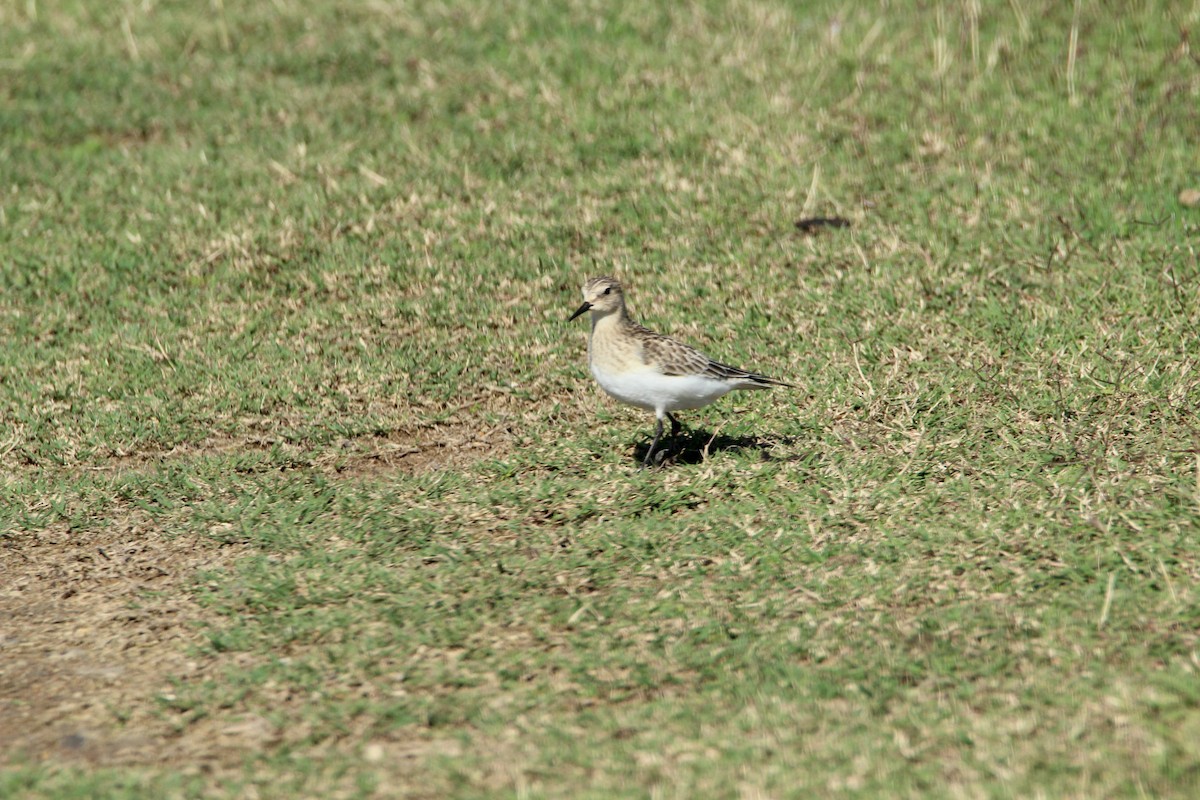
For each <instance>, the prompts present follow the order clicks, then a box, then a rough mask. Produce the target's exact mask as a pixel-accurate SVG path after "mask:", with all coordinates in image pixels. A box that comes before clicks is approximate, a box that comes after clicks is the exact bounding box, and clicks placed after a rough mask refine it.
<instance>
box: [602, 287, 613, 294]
mask: <svg viewBox="0 0 1200 800" xmlns="http://www.w3.org/2000/svg"><path fill="white" fill-rule="evenodd" d="M604 293H605V294H612V287H611V286H605V287H604Z"/></svg>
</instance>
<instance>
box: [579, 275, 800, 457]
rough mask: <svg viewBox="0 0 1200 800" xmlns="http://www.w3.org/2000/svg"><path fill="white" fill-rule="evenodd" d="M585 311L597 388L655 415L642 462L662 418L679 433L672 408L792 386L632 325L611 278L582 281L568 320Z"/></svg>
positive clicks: (655, 444)
mask: <svg viewBox="0 0 1200 800" xmlns="http://www.w3.org/2000/svg"><path fill="white" fill-rule="evenodd" d="M585 311H590V312H591V314H592V334H591V336H590V337H589V338H588V366H589V367H591V370H592V375H593V377H595V379H596V382H597V383H599V384H600V388H602V389H604V391H606V392H608V393H609V394H610V395H612V396H613V397H615V398H617V399H618V400H620V401H621V402H623V403H628V404H629V405H631V406H637V407H638V408H644V409H646V410H647V411H653V412H654V415H655V416H656V417H657V418H658V426H657V428H656V429H655V431H654V441H652V442H651V443H650V449H649V450H647V451H646V459H645V461H643V462H642V466H643V467H645V466H647V465H649V464H650V463H651V461H650V460H651V458H653V457H654V450H655V448H656V447H658V442H659V439H661V438H662V432H663V417H666V418H667V419H669V420H671V435H672V436H676V435H678V434H679V429H680V427H681V426H680V424H679V420H677V419H676V418H675V415H674V414H672V413H671V412H672V411H679V410H681V409H687V408H700V407H701V406H706V405H708V404H709V403H711V402H712V401H714V400H716V399H717V398H719V397H723V396H724V395H725V394H727V393H728V392H730V391H732V390H733V389H770V388H771V387H772V386H788V387H791V386H792V384H790V383H784V382H783V381H777V380H775V379H774V378H768V377H766V376H764V375H758V374H757V373H754V372H747V371H746V370H744V369H738V368H737V367H731V366H729V365H728V364H722V363H720V362H717V361H713V360H712V359H711V358H709V357H708V356H706V355H704V354H703V353H701V352H700V351H699V350H697V349H695V348H694V347H689V346H688V345H686V344H684V343H683V342H677V341H675V340H674V339H672V338H671V337H669V336H664V335H662V334H661V333H655V332H654V331H652V330H650V329H649V328H645V327H642V326H641V325H639V324H637V323H636V322H634V321H633V320H632V319H630V318H629V312H628V311H626V310H625V293H624V292H623V291H622V290H621V284H620V283H619V282H618V281H617V279H616V278H609V277H603V278H592V279H591V280H589V281H588V282H587V283H585V284H584V285H583V305H581V306H580V307H579V309H578V310H576V312H575V313H574V314H572V315H571V317H570V319H571V320H573V319H575V318H576V317H578V316H580V315H581V314H583V313H584V312H585ZM568 321H570V320H568ZM793 388H794V387H793Z"/></svg>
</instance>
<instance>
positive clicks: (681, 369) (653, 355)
mask: <svg viewBox="0 0 1200 800" xmlns="http://www.w3.org/2000/svg"><path fill="white" fill-rule="evenodd" d="M638 328H639V329H640V330H639V331H638V333H639V334H640V338H641V339H642V357H643V358H644V359H645V361H646V363H647V364H649V365H651V366H653V367H657V368H658V369H659V370H661V371H662V373H663V374H664V375H703V376H705V377H706V378H714V379H716V380H719V381H729V382H731V383H738V384H741V387H740V388H743V389H749V388H754V387H756V386H757V387H761V388H766V387H767V386H772V385H774V386H791V384H790V383H784V382H783V381H777V380H775V379H774V378H768V377H766V376H765V375H759V374H758V373H755V372H748V371H746V370H744V369H739V368H737V367H731V366H729V365H728V364H722V363H721V362H719V361H713V360H712V359H711V358H709V357H708V356H706V355H704V353H701V352H700V351H699V350H697V349H696V348H694V347H690V346H689V345H686V344H684V343H683V342H680V341H676V340H675V339H672V338H671V337H670V336H664V335H663V334H661V333H656V332H655V331H652V330H650V329H649V328H644V327H642V326H641V325H639V326H638Z"/></svg>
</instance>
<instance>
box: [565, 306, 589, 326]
mask: <svg viewBox="0 0 1200 800" xmlns="http://www.w3.org/2000/svg"><path fill="white" fill-rule="evenodd" d="M591 307H592V304H591V303H584V304H583V305H581V306H580V307H579V308H577V309H575V313H574V314H572V315H571V316H570V317H568V318H567V322H570V321H571V320H573V319H575V318H576V317H578V316H579V315H580V314H582V313H583V312H585V311H587V310H588V309H590V308H591Z"/></svg>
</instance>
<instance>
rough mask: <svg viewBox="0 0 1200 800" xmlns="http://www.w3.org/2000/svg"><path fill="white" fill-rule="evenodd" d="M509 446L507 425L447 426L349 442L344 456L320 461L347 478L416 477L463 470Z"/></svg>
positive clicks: (334, 456)
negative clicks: (433, 472)
mask: <svg viewBox="0 0 1200 800" xmlns="http://www.w3.org/2000/svg"><path fill="white" fill-rule="evenodd" d="M511 446H512V435H511V433H510V431H509V429H508V427H507V426H493V427H487V426H480V427H476V426H471V425H464V424H462V423H448V424H444V425H432V426H429V427H425V428H421V429H418V430H415V431H393V432H392V433H390V434H388V435H386V436H376V437H371V438H366V437H360V438H358V439H355V440H349V441H347V442H346V446H345V448H344V452H343V453H340V454H331V455H328V456H324V457H323V458H322V459H321V460H322V461H324V462H325V464H324V465H325V466H328V467H330V468H331V469H333V470H334V471H336V472H337V473H338V474H340V475H346V476H348V477H354V476H359V475H362V476H372V475H382V474H386V473H391V472H403V473H405V474H408V475H415V474H418V473H422V472H432V471H434V470H442V469H457V468H460V467H464V466H466V465H468V464H471V463H474V462H476V461H481V460H483V459H485V458H491V457H494V456H497V455H499V454H501V453H503V452H505V451H507V450H508V449H509V448H510V447H511Z"/></svg>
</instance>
